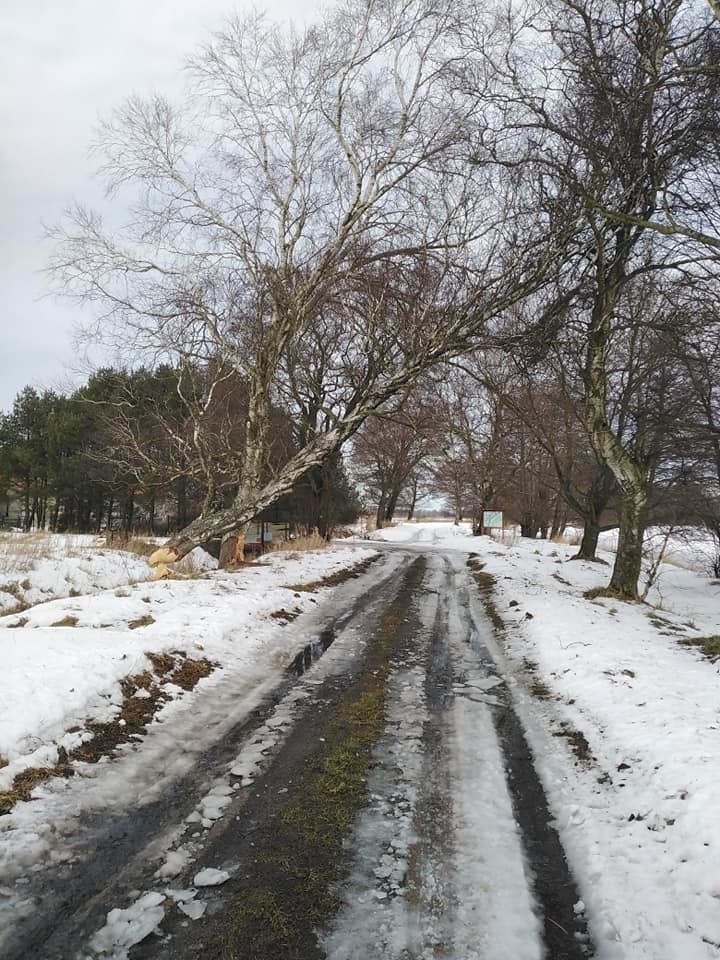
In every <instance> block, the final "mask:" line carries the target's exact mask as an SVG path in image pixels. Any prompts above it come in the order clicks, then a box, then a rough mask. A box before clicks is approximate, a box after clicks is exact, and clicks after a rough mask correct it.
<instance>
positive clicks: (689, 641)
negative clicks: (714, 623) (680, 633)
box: [678, 635, 720, 662]
mask: <svg viewBox="0 0 720 960" xmlns="http://www.w3.org/2000/svg"><path fill="white" fill-rule="evenodd" d="M678 643H679V644H680V645H681V646H683V647H700V651H701V653H702V655H703V656H704V657H707V658H708V660H712V661H713V662H715V660H720V636H717V635H715V636H712V637H680V638H679V639H678Z"/></svg>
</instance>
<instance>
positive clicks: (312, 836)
mask: <svg viewBox="0 0 720 960" xmlns="http://www.w3.org/2000/svg"><path fill="white" fill-rule="evenodd" d="M424 565H425V562H424V560H423V559H418V560H415V561H414V563H413V564H412V565H411V566H410V568H409V569H408V570H407V572H406V574H405V577H404V580H403V584H402V587H401V589H400V591H399V592H398V594H397V596H396V597H395V599H394V600H393V602H392V603H391V604H390V605H389V606H388V607H387V609H386V610H385V611H384V612H383V615H382V618H381V620H380V622H379V623H378V624H377V626H376V628H375V629H374V631H373V633H372V635H371V636H370V637H369V638H368V640H367V644H366V647H365V650H364V654H363V657H362V659H361V660H360V661H358V662H357V663H356V664H355V665H354V667H352V668H351V670H350V672H349V673H347V674H345V675H343V676H340V677H338V676H331V677H329V678H328V679H327V680H325V681H323V683H322V684H321V686H320V688H319V689H318V697H317V701H316V703H315V705H314V707H313V709H312V710H311V711H309V712H308V713H307V714H306V715H305V716H304V717H303V718H302V719H301V720H300V721H299V722H298V723H297V725H296V726H295V728H294V729H293V732H292V734H291V735H290V737H289V739H288V741H287V742H286V743H285V745H284V746H283V747H282V749H281V751H280V753H279V754H278V755H277V756H276V757H275V758H274V763H273V764H272V766H271V767H270V769H269V770H268V771H267V773H266V774H265V776H263V777H262V778H261V779H260V780H258V781H257V784H256V785H255V787H254V790H253V792H252V793H251V794H250V795H249V796H248V794H245V795H244V797H241V798H240V801H239V803H240V805H241V807H242V820H241V822H240V823H238V821H237V820H235V818H234V817H232V816H228V817H226V818H225V819H224V827H223V828H222V829H221V827H220V824H217V825H216V827H215V828H214V830H215V831H217V833H216V835H215V836H214V837H213V842H212V843H211V844H210V845H209V846H208V848H207V849H206V851H205V852H204V855H203V863H207V864H208V865H215V866H217V865H220V864H223V863H227V862H228V861H232V863H233V865H234V866H235V868H236V872H235V876H234V877H233V879H232V880H231V881H230V882H229V883H227V884H225V885H224V886H223V888H222V898H223V904H222V908H218V907H216V910H217V912H216V913H215V915H214V916H213V917H208V916H206V917H203V918H202V919H201V920H200V921H197V922H196V923H194V924H193V925H192V927H191V928H190V929H189V930H186V931H183V937H182V947H181V946H180V944H179V943H177V942H175V943H173V942H172V941H171V943H170V944H169V945H163V944H159V943H158V941H157V940H153V939H148V940H146V941H145V942H144V943H143V944H140V945H138V946H137V947H135V948H133V949H132V950H131V953H130V956H131V957H132V958H150V957H153V958H155V957H158V958H159V957H163V958H173V960H174V958H176V957H183V958H191V957H192V958H195V957H198V958H199V957H202V958H203V960H289V958H293V960H314V958H317V960H319V958H321V957H322V956H323V954H322V951H321V949H320V947H319V946H318V941H317V933H316V931H317V929H318V927H321V926H322V925H323V923H325V922H326V921H327V920H328V919H329V917H331V916H332V915H333V914H334V913H335V912H336V910H337V907H338V904H339V901H338V900H337V899H336V897H335V896H334V894H333V892H332V889H333V885H334V884H335V883H336V882H337V881H338V879H339V878H340V877H341V876H342V874H343V871H344V869H345V861H346V857H347V851H346V848H345V842H346V840H347V838H348V836H349V834H350V832H351V830H352V827H353V824H354V822H355V818H356V816H357V813H358V811H359V810H360V809H361V808H362V807H363V806H364V805H365V804H366V802H367V795H366V776H367V772H368V769H369V765H370V763H371V761H372V751H373V747H374V745H375V743H376V742H377V740H378V739H379V737H380V736H381V735H382V733H383V731H384V729H385V722H386V721H385V697H386V688H387V677H388V674H389V672H390V669H391V662H392V660H393V657H394V656H395V655H397V654H398V653H399V652H400V651H401V650H402V648H403V647H404V645H405V644H406V643H407V642H408V641H409V640H410V639H411V638H412V636H413V630H414V626H415V625H414V623H413V622H412V618H411V617H410V616H409V615H408V605H409V597H410V595H411V592H412V590H413V589H415V588H416V587H417V585H418V583H419V582H420V580H421V579H422V575H423V570H424ZM196 869H198V865H197V864H194V865H193V870H196ZM177 882H178V883H181V882H182V883H187V882H190V878H183V879H182V880H179V881H177ZM180 923H182V920H181V919H179V920H173V918H171V917H168V918H166V922H165V923H164V924H163V926H164V928H165V929H166V930H168V931H169V932H170V933H174V934H177V933H178V927H179V925H180Z"/></svg>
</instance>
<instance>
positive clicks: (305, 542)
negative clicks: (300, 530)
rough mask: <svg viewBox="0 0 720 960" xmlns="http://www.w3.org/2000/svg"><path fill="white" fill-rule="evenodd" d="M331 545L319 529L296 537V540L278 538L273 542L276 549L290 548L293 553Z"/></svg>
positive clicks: (320, 548)
mask: <svg viewBox="0 0 720 960" xmlns="http://www.w3.org/2000/svg"><path fill="white" fill-rule="evenodd" d="M328 546H329V543H328V541H327V540H326V539H325V537H321V536H320V534H319V533H318V531H317V530H312V531H311V532H310V533H306V534H304V535H303V536H302V537H296V538H295V539H294V540H278V542H277V543H276V544H273V547H272V549H273V551H275V550H289V551H292V552H291V553H290V556H292V554H293V553H303V552H304V551H306V550H325V549H327V547H328Z"/></svg>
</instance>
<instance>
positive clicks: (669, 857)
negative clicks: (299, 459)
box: [0, 523, 720, 960]
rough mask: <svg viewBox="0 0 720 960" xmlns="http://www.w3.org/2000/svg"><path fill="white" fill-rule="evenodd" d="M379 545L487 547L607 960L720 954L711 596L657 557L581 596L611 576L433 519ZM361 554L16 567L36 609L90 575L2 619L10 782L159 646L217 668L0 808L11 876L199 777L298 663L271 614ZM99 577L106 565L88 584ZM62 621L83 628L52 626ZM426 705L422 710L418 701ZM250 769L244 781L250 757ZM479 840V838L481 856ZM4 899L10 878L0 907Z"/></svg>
mask: <svg viewBox="0 0 720 960" xmlns="http://www.w3.org/2000/svg"><path fill="white" fill-rule="evenodd" d="M377 537H378V539H384V540H386V541H393V542H395V543H397V544H403V545H406V546H408V547H410V548H411V549H415V548H417V549H418V550H423V551H424V550H427V549H431V550H433V551H442V552H447V551H450V552H452V553H453V554H454V555H456V556H457V558H458V561H460V559H461V558H463V555H464V554H467V553H470V552H474V553H477V554H478V555H479V556H480V558H481V559H482V561H483V562H484V563H485V565H486V566H485V569H486V570H487V571H488V572H490V573H492V574H493V576H494V577H495V579H496V587H495V603H496V606H497V609H498V612H499V615H500V616H501V617H502V619H503V621H504V623H505V625H506V628H505V630H504V632H503V634H502V636H501V637H500V638H499V643H498V648H497V650H496V651H495V653H496V656H497V660H498V665H499V668H500V670H501V672H502V673H503V675H504V677H505V679H506V680H507V682H508V684H509V686H510V689H511V690H512V692H513V698H514V701H515V706H516V710H517V711H518V713H519V714H520V715H521V716H522V717H523V719H524V721H525V724H526V728H527V734H528V738H529V740H530V743H531V746H532V748H533V751H534V753H535V758H536V762H537V765H538V768H539V771H540V774H541V776H542V779H543V782H544V786H545V789H546V791H547V794H548V796H549V799H550V803H551V807H552V812H553V814H554V816H555V818H556V821H557V824H558V829H559V831H560V833H561V837H562V839H563V842H564V844H565V847H566V850H567V852H568V856H569V858H570V861H571V864H572V867H573V870H574V872H575V874H576V877H577V880H578V884H579V887H580V891H581V896H582V900H583V903H584V906H585V908H586V912H587V916H588V920H589V924H590V928H591V932H592V935H593V938H594V940H595V942H596V944H597V948H598V953H597V956H598V958H599V960H710V958H715V960H717V958H718V957H720V821H719V819H718V816H717V810H718V803H719V802H720V778H719V777H718V770H720V764H719V761H720V697H719V696H718V693H719V683H720V678H719V677H718V665H717V664H715V663H713V662H711V661H710V660H707V659H704V658H703V657H702V656H701V654H700V653H699V652H698V650H697V648H695V647H688V646H682V645H681V644H680V643H679V640H680V639H681V638H692V637H700V636H709V635H717V634H720V604H719V603H718V601H719V600H720V595H719V594H720V586H718V585H717V584H715V583H713V582H712V581H710V580H709V579H708V578H707V577H703V576H701V575H699V574H698V573H695V572H692V571H690V570H687V569H683V568H681V567H679V566H677V565H675V564H664V565H663V566H662V567H661V572H660V575H659V577H658V581H657V583H656V585H655V587H654V588H653V589H652V591H651V592H650V594H649V597H648V603H647V604H644V605H626V604H618V603H616V602H613V601H610V600H607V599H597V600H588V599H586V598H584V597H583V592H584V591H586V590H588V589H589V588H592V587H596V586H601V585H604V584H606V583H607V581H608V577H609V569H608V568H607V567H604V566H599V565H596V564H589V563H578V562H571V561H570V557H571V556H572V554H573V553H574V552H575V548H574V547H572V546H569V545H565V544H552V543H545V542H542V541H523V540H520V539H515V540H514V541H513V542H507V543H500V542H498V541H494V540H491V539H489V538H473V537H472V536H470V533H469V530H468V529H467V527H465V526H464V525H460V526H455V525H453V524H442V523H426V524H421V523H418V524H402V525H399V526H397V527H394V528H391V529H390V530H386V531H383V532H382V533H381V534H377ZM370 546H371V544H363V545H362V547H355V548H353V547H347V546H343V547H338V548H337V549H335V550H332V551H321V552H315V553H306V554H298V555H296V556H295V557H289V558H288V557H287V556H280V555H273V556H271V557H269V558H267V559H266V560H265V561H263V562H262V563H260V564H257V565H253V566H249V567H247V568H245V569H243V570H242V571H241V572H240V573H239V574H225V573H218V572H214V573H210V574H209V575H207V576H206V577H205V578H204V579H193V580H172V581H166V582H158V583H148V582H145V581H144V579H143V578H145V577H147V572H148V571H147V567H146V566H145V561H144V559H143V558H141V557H135V556H132V555H127V554H123V555H122V556H121V557H118V556H115V555H114V552H110V551H107V552H106V553H105V555H104V556H103V557H102V558H101V559H100V560H93V559H92V557H93V556H94V554H93V551H92V549H91V548H92V544H90V543H88V542H84V541H80V542H78V540H77V538H73V539H72V540H67V539H66V541H65V542H62V541H60V542H58V543H57V544H55V545H54V546H53V551H55V559H53V558H52V557H50V558H37V557H33V558H32V559H33V564H28V562H27V560H28V558H27V556H25V557H24V559H23V560H22V561H21V562H19V563H18V565H17V568H16V569H11V568H9V566H8V564H7V562H6V561H7V557H5V556H4V557H3V564H4V566H3V567H2V577H4V578H6V580H10V581H17V582H20V581H22V580H25V579H27V580H28V581H29V582H30V587H27V588H22V589H23V590H24V591H25V594H26V596H27V595H28V592H29V591H30V590H32V589H35V588H36V581H35V579H34V577H35V574H36V573H37V571H39V570H40V571H44V572H42V577H43V578H45V579H44V581H43V582H44V583H45V584H46V590H45V591H44V592H43V593H42V597H43V598H44V599H45V598H47V597H49V596H50V595H51V592H52V588H50V587H49V585H50V584H51V583H55V584H56V585H57V589H59V590H60V591H62V592H64V593H66V594H69V592H70V589H71V588H70V587H68V586H67V585H68V584H70V583H73V584H79V586H76V587H73V588H72V590H73V592H82V593H83V595H82V596H65V597H64V598H61V599H56V600H52V601H49V602H43V603H40V604H39V605H36V606H33V607H30V608H29V609H27V610H24V611H22V612H18V613H16V614H13V615H10V616H6V617H4V618H0V643H2V649H3V654H4V662H3V667H4V669H3V671H2V673H1V674H0V756H2V757H3V758H4V760H5V761H7V763H6V765H5V766H4V767H3V768H2V769H0V790H3V789H7V788H8V786H9V785H10V784H11V782H12V780H13V778H14V777H15V775H16V774H17V773H18V772H20V771H22V770H23V769H24V768H26V767H28V766H43V765H47V764H53V763H55V762H56V760H57V758H58V748H60V747H65V748H66V749H70V748H71V747H72V746H73V745H74V744H76V743H77V742H78V740H79V739H82V737H83V734H82V732H81V730H78V728H80V727H82V724H83V723H84V722H85V721H86V720H88V719H97V720H102V719H106V718H110V717H112V716H114V715H116V714H117V711H118V709H119V702H120V681H121V679H122V678H123V677H125V676H128V675H131V674H135V673H138V672H139V671H142V670H144V669H146V668H147V667H148V665H149V664H148V661H147V658H146V654H147V653H148V652H157V653H162V652H168V651H172V650H177V649H182V650H183V651H185V652H187V653H188V654H189V655H191V656H192V655H194V656H204V657H207V658H208V659H210V660H213V661H214V662H217V663H218V664H220V666H219V668H218V669H216V670H215V671H214V672H213V673H212V674H211V675H210V676H209V677H207V678H205V679H203V680H201V681H200V683H199V685H198V686H197V688H196V689H195V690H194V691H192V692H190V693H183V692H182V691H180V690H179V689H177V688H175V689H172V690H170V692H171V693H172V695H173V699H171V700H170V701H169V702H168V703H167V704H166V705H165V706H164V707H163V708H162V709H161V711H160V713H159V714H158V716H157V717H156V721H155V722H154V723H153V724H152V726H151V729H150V730H149V732H148V735H147V737H146V738H145V741H144V743H143V744H142V745H140V746H130V745H127V746H126V747H125V748H122V750H121V753H122V758H121V760H120V761H117V762H116V763H101V764H98V765H95V766H94V767H92V768H91V766H90V765H88V769H87V770H86V771H81V773H82V774H83V775H81V776H79V777H75V778H74V779H73V780H70V781H65V780H62V779H59V780H55V781H51V782H49V783H48V784H45V785H42V786H39V787H37V788H36V789H35V791H34V793H33V797H34V798H35V799H33V801H32V802H30V803H19V804H18V805H17V806H16V808H15V810H14V812H13V813H12V814H10V815H9V816H5V817H0V873H2V875H3V876H5V877H7V876H8V875H9V874H12V876H14V877H17V878H18V879H19V880H20V881H21V880H22V875H23V871H24V870H27V871H32V870H34V869H36V868H40V867H41V866H42V861H43V859H45V861H46V862H50V863H52V862H57V861H59V860H62V859H63V857H64V856H65V855H66V854H65V852H64V850H63V842H64V841H63V831H62V828H61V822H62V820H63V817H69V818H72V817H73V816H75V815H76V814H77V812H78V810H79V809H81V808H83V807H84V808H85V809H88V808H89V809H102V808H103V806H104V805H114V806H115V807H116V808H117V807H119V806H122V805H123V804H125V803H131V802H133V801H134V800H135V799H136V795H137V793H138V791H139V790H141V789H147V785H148V779H149V778H150V782H151V783H152V789H154V790H155V791H159V790H161V789H162V786H163V783H166V782H168V780H169V779H170V778H171V777H173V776H175V775H177V773H178V770H182V769H184V768H187V766H189V764H190V762H191V758H190V757H191V755H192V754H195V755H196V754H197V751H198V750H199V749H201V748H202V744H203V742H204V740H208V739H210V738H211V737H214V736H216V735H217V734H218V733H219V732H221V730H222V728H223V724H226V723H229V722H231V719H232V718H231V715H230V714H231V712H232V710H233V709H234V710H238V709H240V706H241V705H242V709H243V710H247V709H248V706H249V705H251V704H252V703H253V702H255V701H256V700H257V698H259V697H260V696H261V695H262V692H263V690H264V689H267V684H268V683H269V680H270V677H271V676H272V675H276V674H277V671H278V669H279V668H280V667H283V666H284V665H285V664H286V663H287V661H288V659H289V658H290V657H291V655H292V654H293V652H294V650H295V648H296V646H297V637H296V636H294V635H293V629H292V628H290V629H288V628H287V627H286V626H285V625H284V624H286V623H287V622H288V621H289V618H282V617H276V616H273V614H278V613H279V612H280V611H285V612H286V613H289V614H290V615H291V616H292V615H294V614H295V613H298V612H300V611H308V610H310V609H312V607H313V605H314V603H316V602H317V600H318V599H319V598H321V597H322V591H321V592H315V593H308V592H302V591H297V590H294V589H293V585H295V584H298V583H302V582H309V581H315V580H318V579H319V578H321V577H323V576H325V575H327V574H328V573H332V572H335V571H337V570H339V569H340V568H342V567H344V566H348V565H352V564H355V563H357V562H359V561H360V560H362V559H364V558H365V557H367V556H368V555H369V554H368V551H367V549H366V548H367V547H370ZM605 557H606V559H608V560H610V559H611V555H610V554H606V555H605ZM39 560H41V561H42V562H40V563H37V565H34V564H35V562H36V561H39ZM462 562H463V563H464V559H462ZM93 563H94V564H96V566H95V567H92V564H93ZM125 564H127V566H124V565H125ZM93 570H95V571H98V570H102V571H104V572H102V574H101V575H99V576H98V578H97V579H96V578H95V576H94V574H93V572H92V571H93ZM104 577H106V578H107V579H103V578H104ZM82 578H85V579H82ZM108 587H110V589H107V588H108ZM37 588H38V589H40V585H39V584H38V585H37ZM88 591H94V592H92V593H89V592H88ZM11 596H12V595H11ZM63 621H64V622H65V623H70V622H71V621H72V625H67V626H53V624H58V623H60V622H63ZM137 621H143V623H142V625H140V626H135V627H134V628H133V627H131V624H137ZM17 624H22V625H21V626H17ZM408 689H409V687H408ZM243 698H244V699H243ZM201 700H202V702H203V703H205V704H206V707H205V708H204V711H205V712H204V713H203V716H204V717H205V720H206V721H207V722H206V723H204V724H203V729H202V730H197V731H196V733H195V734H194V740H195V741H196V742H192V743H189V742H186V741H184V740H183V739H182V738H180V739H178V736H177V733H178V730H179V729H181V730H183V731H185V732H186V733H187V732H188V731H190V730H192V729H193V727H192V723H191V721H192V719H193V711H194V709H196V708H195V706H194V705H195V704H196V703H197V704H199V703H200V702H201ZM241 701H242V704H241ZM213 704H214V707H213ZM208 705H209V706H208ZM209 707H213V709H210V708H209ZM399 709H401V710H402V709H403V708H402V707H400V708H399ZM408 709H409V708H408ZM416 709H419V710H422V709H424V708H423V706H422V702H421V700H418V704H417V707H416ZM459 709H461V710H462V709H465V706H464V705H462V704H461V705H460V707H459ZM408 716H409V714H408ZM461 719H462V717H461ZM458 726H459V728H461V727H462V724H459V725H458ZM467 735H468V737H470V738H475V740H474V742H475V741H477V742H480V740H481V739H482V738H479V740H478V737H477V731H475V732H473V731H471V730H468V731H467ZM472 749H474V746H473V747H472V748H471V747H470V746H467V747H462V748H461V747H459V748H458V756H461V755H463V750H465V751H466V752H467V756H468V758H469V757H470V753H471V752H472ZM468 751H469V752H468ZM240 761H241V758H238V762H240ZM1 762H2V761H0V763H1ZM468 762H471V761H470V760H468ZM478 762H479V761H478ZM242 763H243V764H245V765H246V766H248V769H250V768H251V767H252V764H253V763H254V759H253V757H250V756H248V757H243V758H242ZM143 785H144V786H143ZM460 800H461V808H462V810H463V811H464V813H463V816H464V818H465V822H466V823H467V824H468V825H472V824H473V823H477V822H478V817H480V820H482V818H483V816H484V814H483V812H482V810H480V812H479V813H478V810H474V809H473V808H472V804H473V797H472V795H469V794H468V795H465V796H463V797H462V798H460ZM205 806H207V804H205ZM221 806H222V797H220V798H219V799H218V808H220V807H221ZM483 809H484V808H483ZM206 814H207V815H208V819H210V820H211V819H212V817H211V816H210V815H209V814H208V811H207V810H205V809H203V812H202V815H206ZM475 840H476V841H477V842H478V843H480V839H479V838H475ZM473 842H475V841H474V839H473V837H472V836H470V835H468V836H467V849H468V850H469V851H471V850H472V845H473ZM484 842H485V841H483V843H484ZM500 859H502V858H500ZM498 863H500V861H498ZM498 882H499V883H502V881H501V880H499V881H498ZM176 892H177V891H176ZM180 892H182V891H180ZM6 893H7V891H6V890H5V889H4V888H2V887H0V901H1V900H2V897H3V896H4V895H5V894H6ZM13 902H14V903H15V901H13ZM0 906H2V903H1V902H0ZM16 906H18V907H19V909H22V902H20V903H19V904H16ZM122 906H123V907H125V906H127V905H126V904H123V905H122ZM141 906H142V909H140V908H139V907H138V909H137V910H136V911H135V913H133V916H132V918H131V919H132V922H133V923H137V925H138V929H139V930H144V929H145V926H146V925H147V924H148V923H149V922H150V921H151V920H152V919H153V916H154V914H153V911H155V912H157V904H156V903H155V902H154V901H153V903H149V902H148V903H144V902H143V904H141ZM118 907H120V905H118ZM145 908H147V909H145ZM13 909H15V907H14V908H13ZM136 914H137V916H136ZM188 916H190V914H188ZM120 920H122V924H124V923H126V920H127V918H125V917H121V918H120ZM119 922H120V921H119ZM127 922H129V921H127ZM153 925H154V924H153ZM102 955H106V954H102ZM121 955H123V954H122V953H121V952H120V953H118V954H117V956H118V957H119V956H121ZM113 956H114V954H113ZM513 960H528V958H526V957H520V956H518V957H516V958H513Z"/></svg>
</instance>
